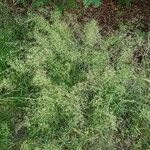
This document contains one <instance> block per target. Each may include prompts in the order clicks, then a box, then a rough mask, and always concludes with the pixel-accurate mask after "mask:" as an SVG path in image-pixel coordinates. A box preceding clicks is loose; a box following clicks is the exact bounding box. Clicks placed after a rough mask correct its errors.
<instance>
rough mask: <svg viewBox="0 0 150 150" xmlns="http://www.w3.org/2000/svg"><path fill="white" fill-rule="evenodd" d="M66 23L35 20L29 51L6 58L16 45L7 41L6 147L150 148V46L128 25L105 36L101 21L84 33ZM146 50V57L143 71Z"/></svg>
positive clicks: (1, 128)
mask: <svg viewBox="0 0 150 150" xmlns="http://www.w3.org/2000/svg"><path fill="white" fill-rule="evenodd" d="M64 20H65V19H64ZM64 20H63V19H61V16H60V14H59V13H58V12H53V14H52V18H51V20H50V21H48V20H45V19H44V18H42V17H40V16H36V15H30V16H29V18H28V20H27V22H26V23H27V24H33V26H32V29H31V30H28V33H27V35H26V38H25V39H23V41H21V44H16V45H15V47H14V49H13V47H9V48H10V53H8V52H7V53H6V54H7V55H6V54H4V52H5V48H7V47H6V46H8V45H9V44H10V43H11V40H9V39H8V38H6V39H5V40H3V41H2V42H3V45H4V46H3V47H1V49H0V50H1V53H2V55H1V56H0V57H1V60H2V61H1V62H2V63H5V66H4V67H3V66H2V64H1V65H0V67H1V70H0V93H1V94H0V103H1V105H0V107H1V110H0V112H1V114H2V117H1V120H0V139H2V140H0V146H1V147H2V148H3V149H21V150H27V149H29V150H32V149H42V150H43V149H44V150H65V149H68V150H82V149H83V150H88V149H90V150H101V149H102V150H105V149H114V150H115V149H124V148H125V149H148V148H149V142H150V141H149V139H150V138H149V135H150V132H149V127H150V120H149V114H150V107H149V98H150V95H149V92H150V91H149V83H148V82H145V79H147V80H148V79H149V76H148V72H149V68H148V64H149V60H148V55H147V54H148V53H147V51H146V49H147V48H148V45H147V44H146V40H147V39H146V38H145V37H144V36H143V34H140V33H138V32H137V31H134V30H133V31H131V30H129V29H128V27H125V26H123V27H121V28H120V30H119V31H116V32H115V33H112V35H109V36H107V37H102V36H101V34H100V31H99V27H98V26H97V24H96V22H95V21H91V22H89V23H87V24H86V25H85V26H84V27H81V29H80V30H81V31H82V32H80V34H78V33H79V29H78V28H77V29H76V28H73V27H72V26H71V27H70V26H69V23H68V22H69V21H68V22H65V21H64ZM49 22H51V23H49ZM6 28H7V27H6ZM3 31H4V30H3ZM12 31H14V30H13V29H12ZM6 34H8V31H6ZM14 34H15V33H14ZM77 34H78V35H79V36H80V37H79V38H78V39H77V38H76V36H75V35H77ZM3 35H4V34H2V35H1V36H3ZM31 35H32V36H31ZM1 39H3V38H1ZM13 43H14V42H13ZM139 48H140V49H141V50H142V51H144V53H145V58H143V60H142V62H141V64H139V65H137V62H136V61H135V60H134V59H133V55H134V51H135V50H137V49H139ZM7 49H8V48H7ZM13 51H14V53H13ZM8 54H9V55H8ZM9 58H11V59H9Z"/></svg>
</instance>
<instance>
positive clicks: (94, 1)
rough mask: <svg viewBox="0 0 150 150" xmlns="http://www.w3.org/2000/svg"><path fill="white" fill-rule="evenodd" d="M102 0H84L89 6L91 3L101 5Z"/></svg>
mask: <svg viewBox="0 0 150 150" xmlns="http://www.w3.org/2000/svg"><path fill="white" fill-rule="evenodd" d="M101 2H102V0H83V5H84V6H86V7H87V6H89V5H90V4H93V5H94V6H95V7H99V6H100V4H101Z"/></svg>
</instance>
